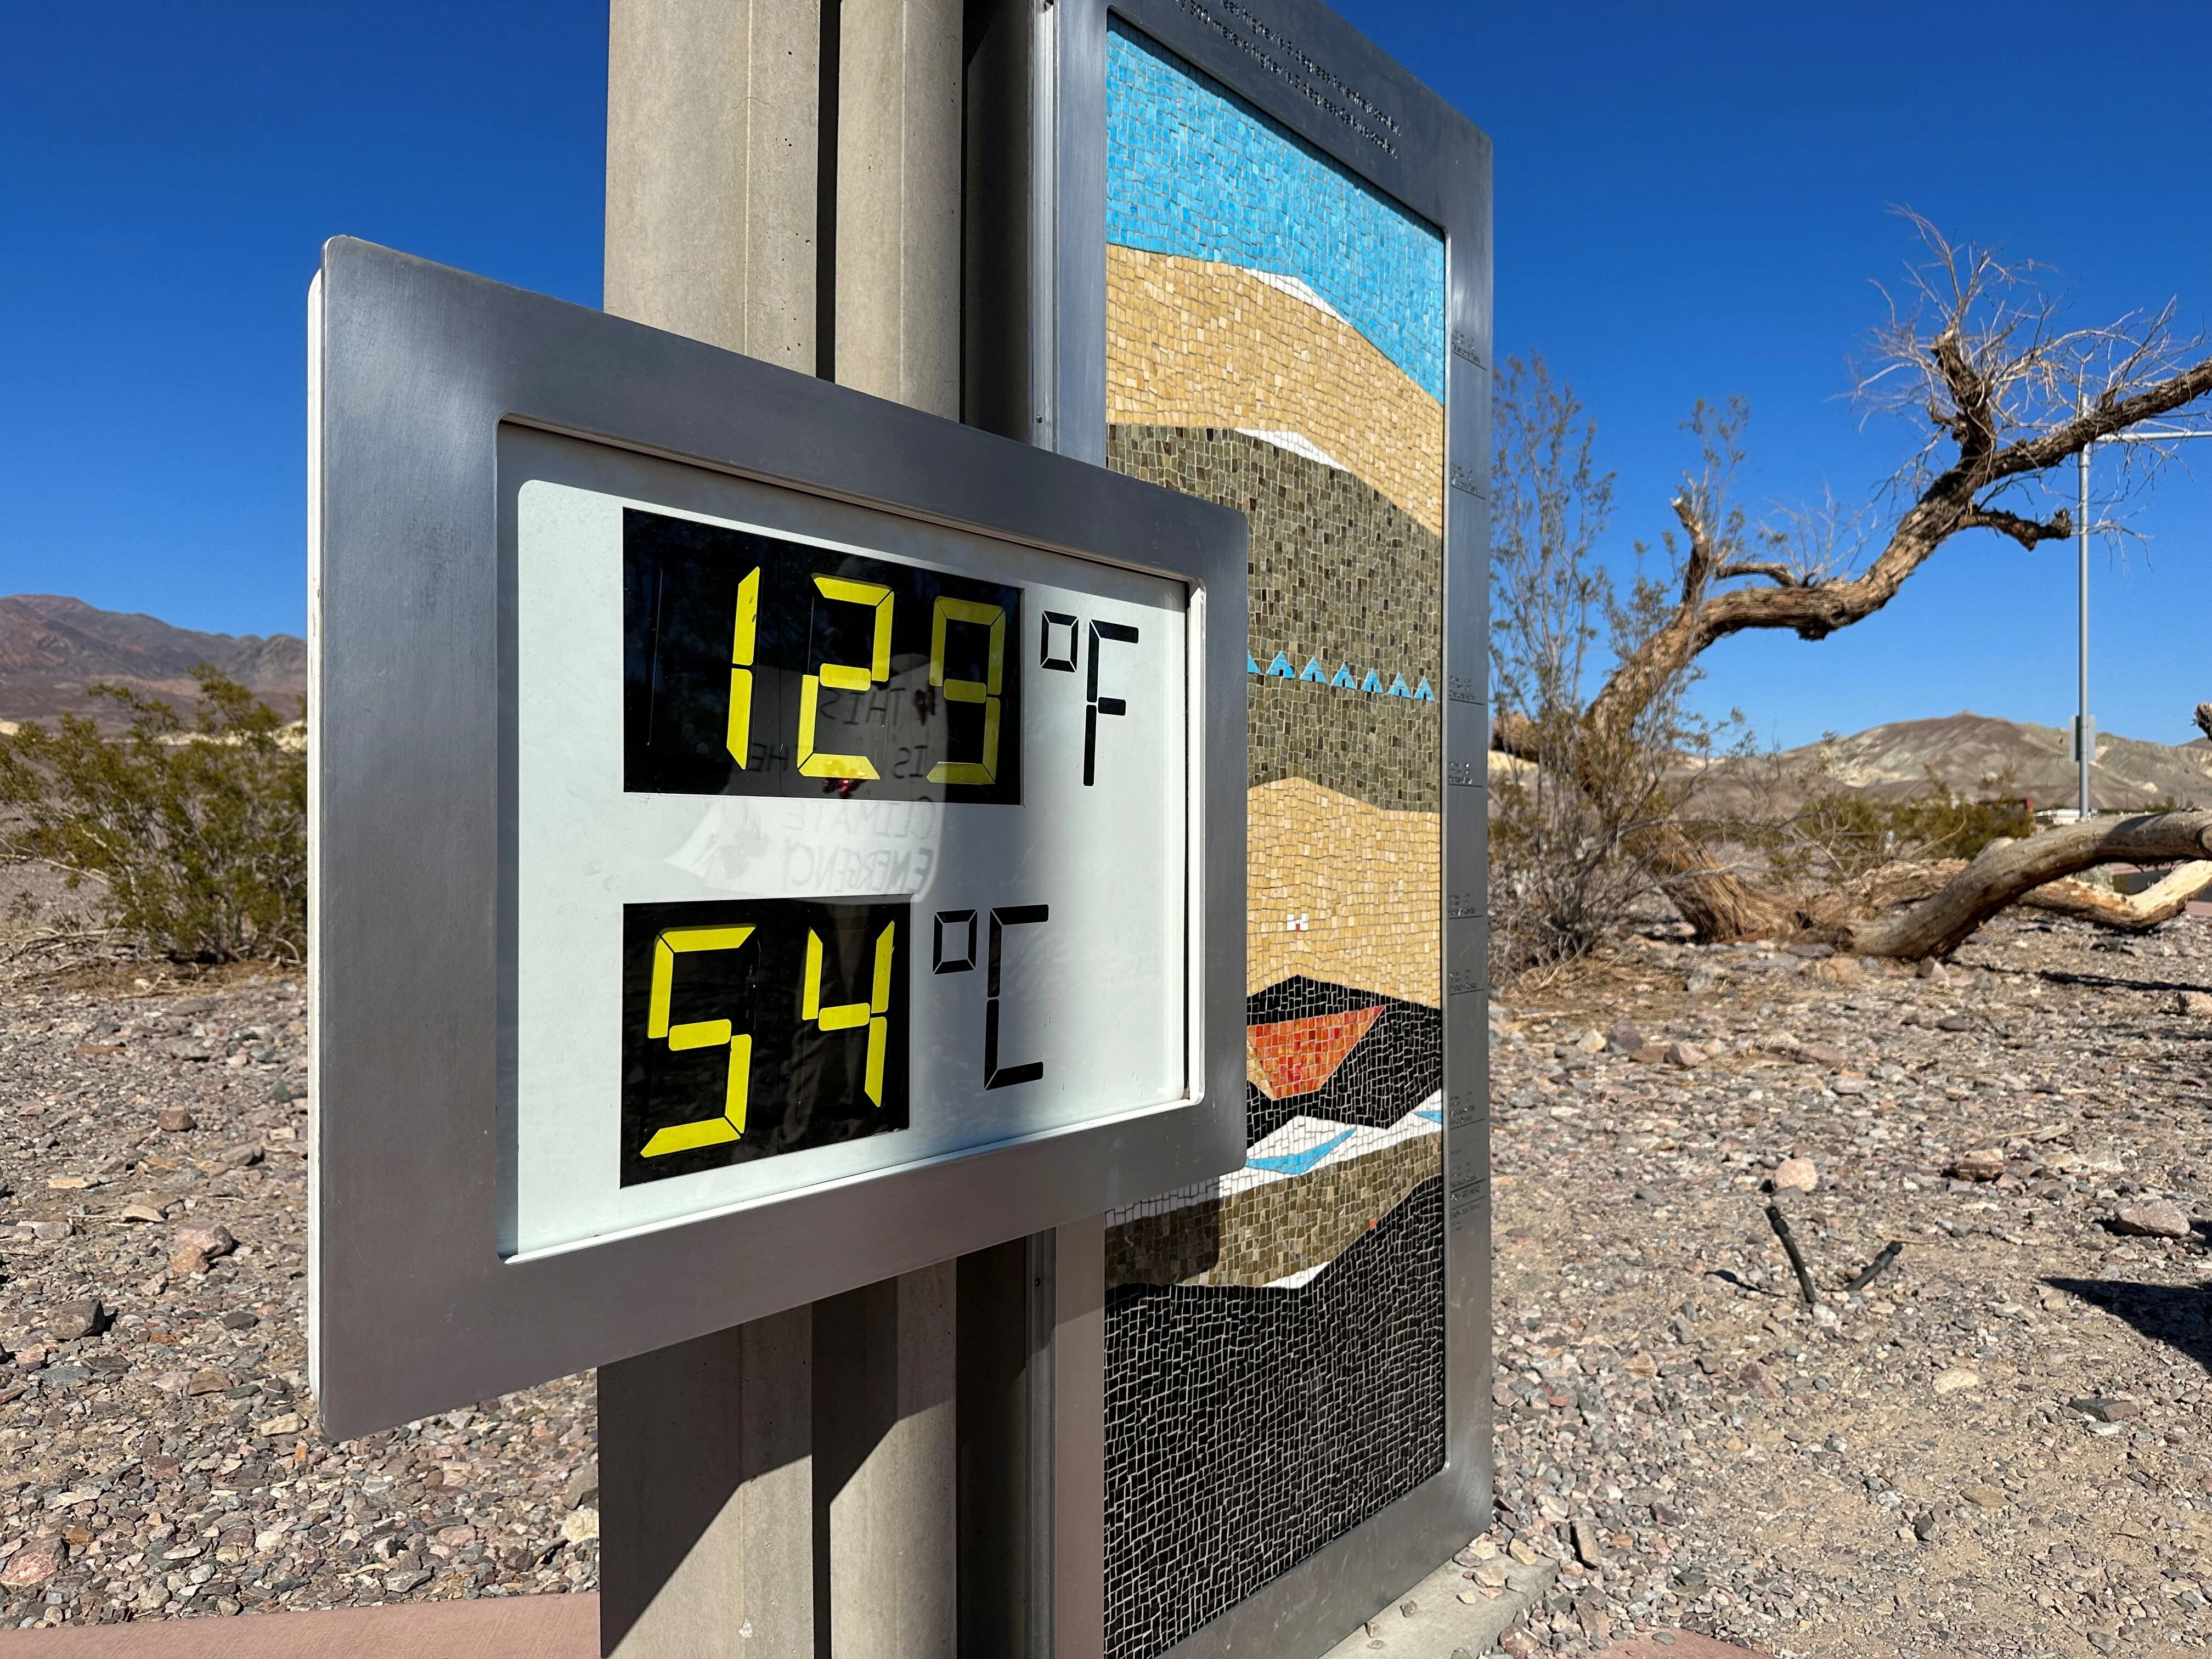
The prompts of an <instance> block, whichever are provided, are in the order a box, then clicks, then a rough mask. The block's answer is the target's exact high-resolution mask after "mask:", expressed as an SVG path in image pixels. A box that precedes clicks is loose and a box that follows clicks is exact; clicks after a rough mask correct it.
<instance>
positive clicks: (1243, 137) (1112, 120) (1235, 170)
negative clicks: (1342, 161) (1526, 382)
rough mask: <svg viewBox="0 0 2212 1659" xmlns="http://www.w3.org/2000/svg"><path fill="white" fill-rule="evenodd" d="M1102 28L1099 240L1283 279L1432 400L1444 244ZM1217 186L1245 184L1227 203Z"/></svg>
mask: <svg viewBox="0 0 2212 1659" xmlns="http://www.w3.org/2000/svg"><path fill="white" fill-rule="evenodd" d="M1110 27H1111V33H1110V35H1109V39H1108V40H1107V43H1106V240H1108V241H1109V242H1114V243H1117V244H1119V245H1120V246H1123V247H1133V248H1141V249H1143V250H1145V251H1146V252H1150V253H1166V254H1173V255H1179V256H1181V257H1182V258H1190V259H1211V260H1216V261H1218V262H1219V263H1221V264H1232V265H1238V266H1242V267H1243V269H1245V270H1263V271H1267V272H1270V273H1272V274H1273V275H1275V276H1294V277H1296V278H1297V280H1299V281H1300V282H1302V283H1305V284H1306V285H1307V286H1308V287H1309V288H1310V289H1313V290H1314V292H1316V294H1318V295H1321V296H1322V299H1324V300H1326V301H1328V303H1329V305H1331V306H1332V307H1334V308H1335V309H1336V311H1337V312H1338V313H1339V314H1340V315H1341V316H1342V317H1343V318H1344V319H1345V320H1346V322H1347V323H1349V324H1351V325H1352V327H1354V328H1356V329H1358V331H1359V332H1360V333H1361V334H1362V335H1364V337H1366V338H1367V339H1368V341H1369V342H1370V343H1372V344H1373V345H1374V346H1375V347H1376V349H1378V350H1379V351H1381V352H1382V353H1383V356H1386V357H1388V358H1389V360H1390V361H1391V362H1394V363H1395V364H1397V366H1398V367H1399V368H1401V369H1403V370H1405V372H1406V374H1407V377H1408V378H1410V379H1411V380H1413V382H1414V384H1415V385H1417V386H1420V387H1421V388H1422V389H1423V390H1425V392H1428V394H1429V395H1430V396H1431V397H1432V398H1436V399H1437V401H1438V402H1440V403H1441V402H1442V401H1443V395H1444V320H1443V312H1442V310H1441V308H1440V307H1441V305H1442V301H1443V291H1444V244H1443V237H1441V236H1439V235H1438V234H1437V232H1436V231H1435V230H1434V229H1432V228H1430V226H1429V225H1427V224H1426V223H1425V222H1423V221H1422V220H1420V219H1419V218H1417V217H1415V216H1413V214H1410V213H1408V212H1407V211H1406V210H1405V209H1403V208H1401V207H1400V206H1399V205H1398V204H1396V203H1395V202H1393V201H1391V200H1390V199H1389V197H1386V196H1383V195H1382V194H1381V193H1380V192H1378V191H1376V190H1374V189H1373V188H1372V187H1370V185H1367V184H1365V183H1364V182H1363V181H1361V180H1360V179H1357V178H1355V177H1354V176H1353V175H1352V173H1350V172H1348V171H1347V170H1346V169H1345V168H1344V167H1340V166H1339V165H1338V164H1337V163H1336V162H1334V161H1331V160H1329V159H1328V157H1327V156H1325V155H1322V154H1321V153H1320V152H1319V151H1318V150H1316V149H1313V148H1312V147H1311V146H1310V145H1309V144H1308V143H1305V141H1304V139H1302V138H1299V137H1297V136H1296V135H1295V134H1293V133H1291V131H1289V130H1288V129H1287V128H1285V127H1284V126H1282V125H1280V124H1279V123H1277V122H1275V121H1272V120H1270V119H1268V118H1267V117H1266V116H1264V115H1262V114H1261V113H1260V112H1259V111H1257V110H1256V109H1255V108H1253V107H1252V106H1251V105H1249V104H1248V103H1246V102H1245V101H1244V100H1243V99H1241V98H1239V97H1237V94H1234V93H1232V92H1231V91H1230V90H1229V89H1228V88H1226V87H1224V86H1223V85H1221V83H1220V82H1218V81H1214V80H1212V79H1211V78H1209V77H1208V76H1205V75H1202V74H1200V72H1199V71H1198V70H1194V69H1193V68H1191V67H1190V66H1189V65H1188V64H1185V63H1183V62H1182V60H1181V59H1179V58H1175V57H1173V56H1171V55H1170V54H1169V53H1168V52H1165V51H1164V50H1163V49H1162V48H1161V47H1159V46H1157V45H1156V44H1154V43H1153V42H1152V40H1148V39H1146V37H1145V36H1144V35H1142V34H1139V33H1136V32H1135V31H1134V30H1133V29H1130V28H1128V27H1126V26H1124V25H1123V24H1122V22H1121V20H1120V19H1119V18H1115V19H1113V20H1111V25H1110ZM1225 179H1240V180H1242V181H1243V185H1244V187H1243V189H1242V190H1239V191H1231V192H1225V191H1223V190H1222V188H1221V186H1222V184H1223V181H1224V180H1225Z"/></svg>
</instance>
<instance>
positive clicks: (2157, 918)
mask: <svg viewBox="0 0 2212 1659" xmlns="http://www.w3.org/2000/svg"><path fill="white" fill-rule="evenodd" d="M2207 890H2212V859H2192V860H2190V861H2189V862H2188V863H2187V864H2185V865H2183V866H2181V867H2180V868H2179V869H2178V870H2172V871H2169V872H2167V873H2166V875H2165V876H2163V877H2161V878H2160V879H2159V880H2158V881H2156V882H2154V884H2151V885H2150V886H2148V887H2146V888H2144V889H2143V890H2142V892H2140V893H2115V892H2113V891H2112V890H2111V889H2110V888H2106V887H2093V886H2091V885H2090V884H2088V883H2087V882H2086V881H2075V880H2074V879H2073V878H2070V877H2068V878H2062V879H2060V880H2057V881H2051V882H2045V884H2043V885H2042V886H2040V887H2039V888H2037V889H2036V890H2034V891H2033V892H2031V893H2028V894H2027V895H2026V896H2023V897H2022V898H2021V903H2022V904H2026V905H2032V906H2033V907H2034V908H2036V909H2039V910H2052V911H2056V912H2057V914H2058V915H2062V916H2072V917H2074V918H2075V919H2076V920H2077V921H2093V922H2095V923H2096V924H2097V925H2098V926H2099V927H2112V928H2117V929H2118V931H2119V932H2121V933H2148V932H2150V930H2151V929H2152V928H2154V927H2157V926H2158V925H2159V923H2160V922H2162V921H2172V920H2173V918H2174V917H2176V916H2178V915H2180V914H2181V913H2182V912H2183V911H2184V910H2185V909H2186V908H2188V906H2189V902H2190V901H2191V899H2193V898H2196V897H2197V896H2199V895H2200V894H2202V893H2204V892H2206V891H2207Z"/></svg>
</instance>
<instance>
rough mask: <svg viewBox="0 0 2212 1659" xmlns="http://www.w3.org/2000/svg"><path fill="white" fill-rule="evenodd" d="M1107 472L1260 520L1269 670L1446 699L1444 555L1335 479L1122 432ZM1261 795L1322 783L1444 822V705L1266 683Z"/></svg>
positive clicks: (1231, 432) (1271, 456)
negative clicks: (1277, 662)
mask: <svg viewBox="0 0 2212 1659" xmlns="http://www.w3.org/2000/svg"><path fill="white" fill-rule="evenodd" d="M1106 464H1107V465H1109V466H1110V467H1112V468H1113V469H1114V471H1116V472H1126V473H1128V474H1130V475H1131V476H1133V477H1139V478H1143V479H1146V480H1147V481H1148V482H1150V483H1158V484H1165V485H1167V486H1168V487H1169V488H1170V489H1179V490H1181V491H1182V492H1183V493H1184V494H1185V495H1199V496H1203V497H1204V498H1205V499H1206V500H1207V501H1218V502H1220V503H1221V504H1222V505H1224V506H1226V507H1237V508H1238V509H1239V510H1240V511H1242V512H1243V513H1246V514H1248V515H1249V517H1250V519H1251V521H1252V562H1251V590H1250V592H1251V598H1250V604H1251V622H1250V625H1249V629H1248V630H1247V638H1248V641H1249V648H1250V650H1251V653H1252V654H1253V656H1254V657H1255V659H1257V660H1258V662H1259V664H1260V665H1261V667H1262V668H1263V669H1264V668H1266V667H1267V665H1269V663H1270V662H1271V661H1273V658H1274V654H1275V653H1277V652H1278V651H1280V652H1284V653H1286V654H1287V655H1288V656H1289V657H1290V659H1291V663H1292V665H1293V666H1294V667H1295V668H1297V669H1304V666H1305V665H1306V662H1307V659H1309V658H1311V657H1318V658H1320V659H1321V660H1322V663H1323V665H1325V667H1326V668H1327V669H1328V671H1329V672H1330V673H1332V674H1333V673H1334V672H1335V671H1336V669H1337V668H1338V666H1339V665H1341V664H1344V663H1347V662H1348V663H1350V664H1352V665H1353V669H1354V671H1355V674H1362V673H1364V671H1365V670H1367V669H1370V668H1375V669H1378V670H1380V671H1381V673H1382V677H1383V681H1384V683H1385V684H1388V683H1389V682H1390V681H1391V680H1392V679H1393V678H1394V677H1395V676H1397V675H1401V674H1402V675H1403V676H1404V677H1405V682H1406V684H1407V685H1408V686H1412V685H1416V684H1419V681H1420V680H1421V679H1423V678H1426V679H1427V680H1428V682H1429V684H1430V685H1431V687H1432V688H1433V689H1434V690H1435V692H1436V695H1437V696H1443V686H1444V681H1443V541H1442V540H1441V538H1438V537H1437V534H1436V533H1435V532H1433V531H1431V530H1430V529H1429V528H1428V527H1427V526H1425V525H1423V524H1421V523H1419V521H1418V520H1414V519H1413V518H1411V517H1409V516H1408V515H1407V513H1405V511H1404V510H1403V509H1402V508H1401V507H1398V506H1396V505H1395V503H1393V502H1392V501H1390V500H1389V498H1388V497H1387V496H1385V495H1382V494H1381V493H1380V492H1378V491H1376V489H1372V488H1371V487H1370V486H1369V485H1368V484H1366V483H1364V482H1362V481H1361V480H1360V479H1358V478H1357V477H1354V476H1353V475H1352V474H1351V473H1349V472H1346V471H1341V470H1340V469H1338V468H1336V467H1333V466H1327V465H1323V464H1322V463H1321V462H1319V461H1315V460H1309V459H1307V458H1306V457H1304V456H1303V455H1300V454H1297V453H1295V452H1293V451H1291V450H1288V449H1285V448H1283V447H1280V446H1279V445H1276V444H1272V443H1269V442H1268V441H1267V440H1265V439H1264V438H1255V437H1252V436H1249V435H1247V434H1245V433H1242V432H1239V431H1237V430H1236V429H1235V428H1232V427H1202V428H1201V427H1158V426H1113V427H1109V428H1107V433H1106ZM1250 684H1251V690H1252V703H1251V736H1250V750H1249V756H1250V759H1249V781H1250V783H1251V784H1252V785H1253V786H1255V787H1257V786H1258V785H1260V784H1263V783H1273V782H1274V781H1277V780H1278V779H1280V778H1310V779H1311V780H1312V781H1314V782H1316V783H1318V784H1321V785H1322V786H1323V787H1326V788H1329V789H1334V790H1335V791H1336V792H1337V793H1339V794H1343V795H1350V796H1352V798H1353V799H1357V800H1364V801H1365V802H1366V803H1367V804H1368V805H1370V806H1381V807H1384V808H1387V809H1389V810H1390V811H1422V812H1433V811H1437V804H1438V803H1437V789H1438V787H1439V779H1440V775H1441V773H1442V770H1443V749H1442V742H1443V737H1442V724H1441V722H1440V720H1438V718H1437V709H1438V708H1439V707H1441V705H1440V704H1438V703H1436V702H1411V701H1408V700H1407V699H1406V698H1404V697H1391V696H1376V695H1373V694H1370V693H1367V692H1363V691H1357V690H1346V689H1340V688H1337V687H1333V686H1328V685H1315V684H1309V683H1306V682H1304V681H1299V680H1287V679H1268V678H1254V679H1253V680H1252V681H1251V682H1250Z"/></svg>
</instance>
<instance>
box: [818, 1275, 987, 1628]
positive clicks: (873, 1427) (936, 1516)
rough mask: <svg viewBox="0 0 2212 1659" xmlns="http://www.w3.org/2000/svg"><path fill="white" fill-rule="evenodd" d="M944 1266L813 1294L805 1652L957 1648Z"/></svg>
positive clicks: (949, 1322)
mask: <svg viewBox="0 0 2212 1659" xmlns="http://www.w3.org/2000/svg"><path fill="white" fill-rule="evenodd" d="M955 1275H956V1267H955V1264H954V1263H952V1262H950V1261H944V1262H939V1263H938V1264H937V1265H936V1266H934V1267H925V1268H923V1269H921V1271H920V1272H918V1273H902V1274H901V1275H900V1276H899V1277H898V1278H897V1279H887V1280H884V1281H883V1282H882V1283H880V1284H875V1285H866V1286H864V1287H863V1288H861V1289H860V1290H857V1291H848V1293H847V1294H845V1295H843V1296H841V1297H832V1298H831V1299H830V1300H829V1301H827V1302H818V1303H817V1304H815V1306H814V1313H815V1321H814V1359H815V1364H814V1445H815V1465H814V1552H815V1553H814V1582H815V1586H816V1600H815V1627H816V1630H817V1632H818V1634H817V1644H816V1649H815V1651H816V1654H817V1659H830V1656H835V1659H870V1656H873V1655H877V1654H882V1655H885V1656H896V1659H953V1656H954V1655H955V1653H956V1652H957V1649H958V1642H957V1631H958V1626H957V1619H958V1612H959V1607H958V1600H957V1589H958V1533H957V1528H956V1526H955V1524H954V1511H955V1508H956V1502H955V1487H956V1482H957V1477H958V1465H957V1449H956V1440H955V1434H954V1428H955V1410H954V1393H953V1389H954V1376H955V1342H954V1316H955V1312H956V1297H957V1291H956V1281H955Z"/></svg>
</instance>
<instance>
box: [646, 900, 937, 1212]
mask: <svg viewBox="0 0 2212 1659" xmlns="http://www.w3.org/2000/svg"><path fill="white" fill-rule="evenodd" d="M908 909H909V906H908V902H906V901H904V900H902V899H883V900H872V901H871V900H856V901H845V902H826V903H825V902H814V901H811V900H805V899H747V900H731V901H720V900H716V901H709V902H703V903H672V904H633V905H626V906H624V907H623V939H624V945H623V951H624V966H623V1006H624V1015H623V1018H624V1026H625V1029H624V1033H623V1141H624V1152H623V1160H622V1163H623V1183H624V1184H625V1185H627V1184H629V1183H630V1182H636V1181H651V1180H659V1179H663V1178H665V1177H666V1176H675V1175H683V1174H688V1173H690V1172H692V1171H694V1170H701V1169H710V1168H714V1167H716V1166H717V1165H719V1164H732V1163H743V1162H747V1161H750V1159H753V1158H766V1157H772V1156H775V1154H777V1153H781V1152H793V1151H797V1150H799V1149H801V1148H803V1147H805V1146H820V1145H826V1144H828V1143H829V1142H832V1141H837V1140H846V1139H854V1138H855V1137H857V1136H861V1135H870V1134H880V1133H886V1132H889V1131H894V1130H898V1129H903V1128H904V1127H906V1124H907V1026H906V1008H905V1004H906V998H905V997H904V996H902V995H901V994H899V989H900V987H901V986H902V984H903V983H904V980H903V975H904V972H905V951H904V942H905V940H906V938H907V936H908V930H907V928H906V927H905V923H906V921H907V918H908Z"/></svg>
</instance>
